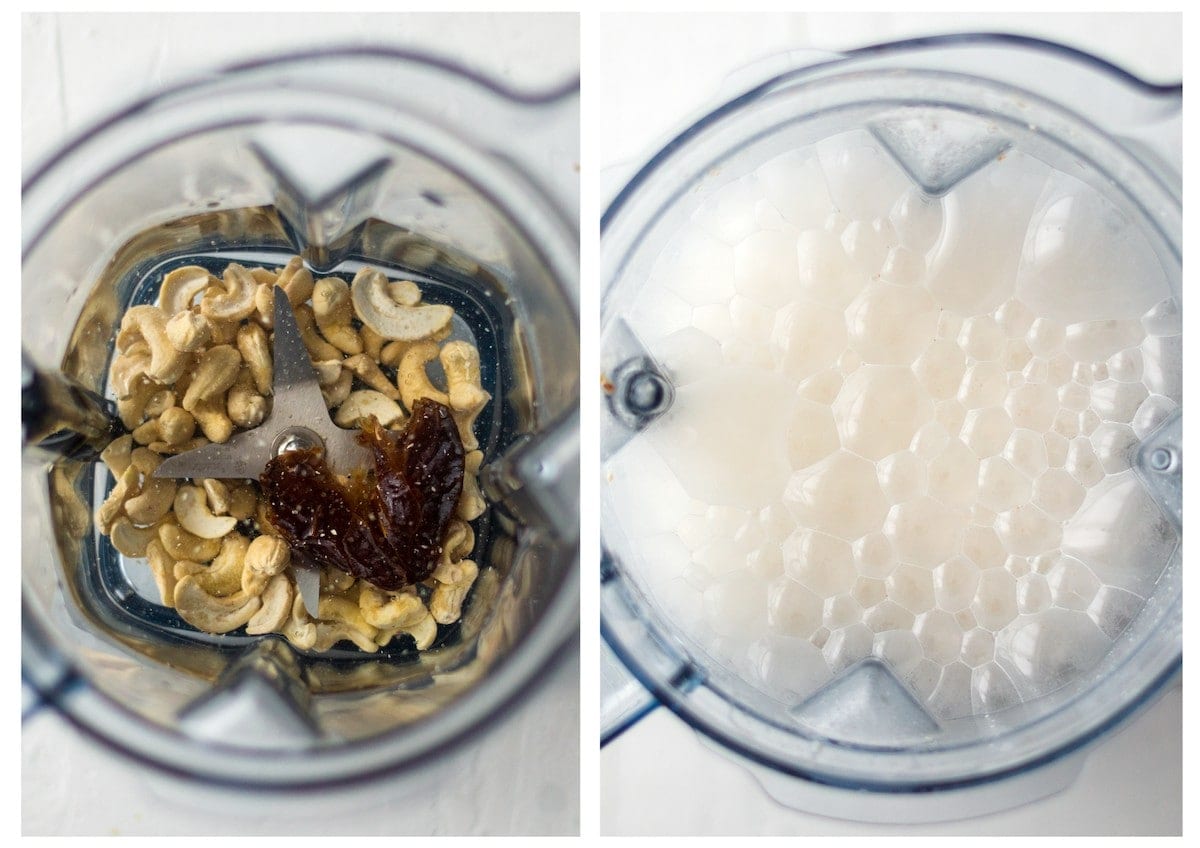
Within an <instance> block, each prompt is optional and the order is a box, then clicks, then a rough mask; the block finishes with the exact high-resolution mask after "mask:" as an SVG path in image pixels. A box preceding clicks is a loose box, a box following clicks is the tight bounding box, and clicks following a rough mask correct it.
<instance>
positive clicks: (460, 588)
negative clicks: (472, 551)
mask: <svg viewBox="0 0 1200 848" xmlns="http://www.w3.org/2000/svg"><path fill="white" fill-rule="evenodd" d="M459 567H460V568H461V569H462V575H463V576H462V580H460V581H459V582H457V583H439V584H438V585H437V586H435V587H434V589H433V595H432V596H431V597H430V599H429V614H430V615H431V616H433V620H434V621H436V622H437V623H438V624H453V623H454V622H456V621H458V620H459V618H461V617H462V605H463V601H464V600H465V599H466V597H467V592H469V591H470V590H471V586H472V585H473V584H474V583H475V578H476V577H478V576H479V567H478V566H477V565H476V564H475V563H474V562H472V561H471V560H469V559H464V560H463V561H462V562H460V563H459Z"/></svg>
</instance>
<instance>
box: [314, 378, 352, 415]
mask: <svg viewBox="0 0 1200 848" xmlns="http://www.w3.org/2000/svg"><path fill="white" fill-rule="evenodd" d="M353 387H354V374H353V373H351V372H350V371H348V370H347V369H345V368H343V369H342V373H341V374H340V375H339V376H338V378H337V380H335V381H334V382H333V383H332V384H330V385H328V386H322V387H321V394H322V396H324V398H325V405H326V406H327V407H329V408H330V409H333V408H334V407H336V406H340V405H341V404H343V403H345V402H346V398H348V397H350V390H351V389H352V388H353Z"/></svg>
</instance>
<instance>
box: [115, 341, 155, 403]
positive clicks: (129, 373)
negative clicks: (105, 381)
mask: <svg viewBox="0 0 1200 848" xmlns="http://www.w3.org/2000/svg"><path fill="white" fill-rule="evenodd" d="M150 362H151V356H150V345H148V344H146V343H145V342H137V343H136V344H134V345H133V346H132V347H130V348H129V350H127V351H125V352H124V353H121V354H118V355H117V357H116V358H115V359H113V364H112V367H111V368H110V369H109V372H108V373H109V382H110V383H111V384H112V387H113V391H114V392H116V394H117V397H119V398H122V397H129V396H130V395H132V394H133V391H134V387H135V386H136V385H137V380H138V378H139V377H142V376H144V375H145V373H146V372H147V371H148V370H150Z"/></svg>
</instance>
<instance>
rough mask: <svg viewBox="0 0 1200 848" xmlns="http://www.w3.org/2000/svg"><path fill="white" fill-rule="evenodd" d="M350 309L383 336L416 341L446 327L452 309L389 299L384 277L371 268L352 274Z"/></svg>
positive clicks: (450, 318) (451, 316) (452, 313)
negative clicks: (413, 304)
mask: <svg viewBox="0 0 1200 848" xmlns="http://www.w3.org/2000/svg"><path fill="white" fill-rule="evenodd" d="M350 296H351V300H352V302H353V303H354V311H355V313H356V314H357V315H358V318H359V320H360V321H362V322H363V323H364V324H366V325H367V326H368V327H370V328H371V329H372V330H374V331H375V332H376V333H378V334H379V335H380V336H382V337H383V338H385V339H395V340H397V341H408V342H412V341H417V340H419V339H426V338H429V337H430V336H432V335H434V334H435V333H438V332H440V331H442V330H444V329H445V328H446V327H449V326H450V321H451V320H452V319H453V318H454V310H453V309H451V308H450V307H449V306H444V305H437V306H406V305H404V304H402V303H397V302H396V301H395V300H393V299H392V295H391V292H390V291H389V289H388V280H387V277H385V276H384V275H383V273H382V272H380V271H376V270H374V269H372V268H364V269H362V270H361V271H359V272H358V273H357V274H355V275H354V281H353V282H352V283H351V284H350Z"/></svg>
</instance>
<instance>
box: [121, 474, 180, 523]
mask: <svg viewBox="0 0 1200 848" xmlns="http://www.w3.org/2000/svg"><path fill="white" fill-rule="evenodd" d="M174 501H175V481H174V480H168V479H166V478H163V477H147V479H146V481H145V483H144V484H143V487H142V491H141V492H140V493H139V494H138V495H137V496H136V497H133V498H130V499H129V500H127V501H126V502H125V514H126V515H128V516H129V517H130V518H131V519H132V520H133V523H134V524H138V525H140V526H142V527H147V526H149V525H151V524H154V523H155V522H157V521H159V520H160V519H161V518H162V517H163V516H165V515H166V514H167V513H168V512H170V511H171V505H172V504H173V503H174Z"/></svg>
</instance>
